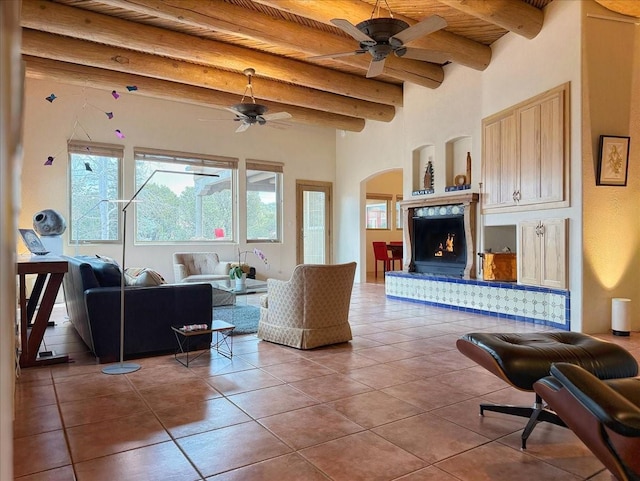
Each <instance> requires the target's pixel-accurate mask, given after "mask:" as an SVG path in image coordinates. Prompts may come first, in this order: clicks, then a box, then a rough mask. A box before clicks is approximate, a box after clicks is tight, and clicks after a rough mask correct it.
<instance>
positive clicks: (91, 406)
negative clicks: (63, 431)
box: [60, 391, 149, 428]
mask: <svg viewBox="0 0 640 481" xmlns="http://www.w3.org/2000/svg"><path fill="white" fill-rule="evenodd" d="M148 410H149V408H148V406H147V404H146V403H145V402H144V401H143V400H142V398H141V397H140V395H139V394H138V393H137V392H134V391H128V392H123V393H118V394H111V395H109V396H99V397H97V398H89V399H81V400H79V401H70V402H64V403H60V412H62V419H63V420H64V425H65V427H67V428H69V427H73V426H78V425H80V424H88V423H96V422H100V421H106V420H108V419H116V418H119V417H123V416H129V415H131V414H135V413H139V412H142V411H148Z"/></svg>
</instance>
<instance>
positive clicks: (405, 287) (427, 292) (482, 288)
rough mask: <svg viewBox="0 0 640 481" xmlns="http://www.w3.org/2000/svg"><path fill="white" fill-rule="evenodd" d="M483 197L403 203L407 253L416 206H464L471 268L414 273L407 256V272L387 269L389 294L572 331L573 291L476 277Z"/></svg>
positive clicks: (432, 209)
mask: <svg viewBox="0 0 640 481" xmlns="http://www.w3.org/2000/svg"><path fill="white" fill-rule="evenodd" d="M477 202H478V194H473V193H468V194H463V195H455V196H447V197H439V198H433V199H424V198H421V199H412V200H408V201H405V202H403V203H402V213H403V222H404V224H403V226H404V242H405V246H406V252H413V250H412V241H413V222H412V218H413V216H414V213H415V210H416V209H424V208H427V209H429V210H430V212H431V213H434V214H435V215H437V212H438V211H439V210H442V212H445V211H451V209H452V208H453V209H455V210H460V209H464V223H465V235H466V246H467V267H466V268H465V271H464V275H463V277H462V278H456V277H448V276H435V275H430V274H422V273H417V272H409V270H410V269H409V268H410V265H411V264H410V263H411V260H412V259H411V257H409V256H405V260H404V262H405V264H404V265H403V270H402V271H393V272H387V273H386V278H385V291H386V295H387V297H390V298H395V299H402V300H406V301H411V302H419V303H422V304H428V305H433V306H438V307H444V308H448V309H455V310H461V311H466V312H474V313H479V314H485V315H489V316H494V317H500V318H504V319H512V320H516V321H522V322H532V323H536V324H544V325H547V326H552V327H555V328H558V329H563V330H570V329H571V311H570V293H569V291H568V290H562V289H549V288H546V287H537V286H525V285H519V284H517V283H515V282H490V281H482V280H477V279H474V278H473V277H474V276H475V259H476V257H477V256H476V249H475V242H474V238H473V233H474V232H476V226H475V211H476V205H477Z"/></svg>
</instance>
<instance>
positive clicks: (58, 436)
mask: <svg viewBox="0 0 640 481" xmlns="http://www.w3.org/2000/svg"><path fill="white" fill-rule="evenodd" d="M35 453H37V455H35ZM67 464H71V457H70V456H69V451H68V449H67V442H66V441H65V439H64V433H63V432H62V430H58V431H50V432H47V433H41V434H34V435H33V436H25V437H22V438H16V439H14V440H13V475H14V476H15V477H16V478H18V477H20V476H25V475H27V474H34V473H39V472H40V471H46V470H48V469H53V468H59V467H61V466H65V465H67Z"/></svg>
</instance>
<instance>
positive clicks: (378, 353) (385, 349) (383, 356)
mask: <svg viewBox="0 0 640 481" xmlns="http://www.w3.org/2000/svg"><path fill="white" fill-rule="evenodd" d="M358 354H360V355H361V356H365V357H368V358H370V359H373V360H375V361H376V362H389V361H397V360H398V359H407V358H409V357H415V355H416V354H415V353H414V352H409V351H404V350H402V349H398V348H397V347H395V346H393V345H384V346H378V347H369V348H366V349H360V350H359V351H358Z"/></svg>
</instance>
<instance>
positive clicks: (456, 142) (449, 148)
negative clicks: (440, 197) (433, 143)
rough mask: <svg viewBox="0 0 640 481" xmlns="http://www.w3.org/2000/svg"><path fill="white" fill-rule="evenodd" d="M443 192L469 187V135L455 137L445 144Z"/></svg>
mask: <svg viewBox="0 0 640 481" xmlns="http://www.w3.org/2000/svg"><path fill="white" fill-rule="evenodd" d="M445 179H446V186H445V188H444V191H445V192H453V191H456V190H468V189H470V188H471V137H468V136H463V137H457V138H455V139H452V140H450V141H448V142H447V143H446V144H445Z"/></svg>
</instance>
